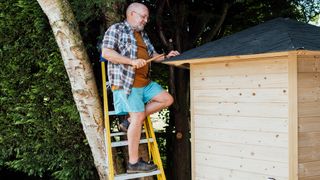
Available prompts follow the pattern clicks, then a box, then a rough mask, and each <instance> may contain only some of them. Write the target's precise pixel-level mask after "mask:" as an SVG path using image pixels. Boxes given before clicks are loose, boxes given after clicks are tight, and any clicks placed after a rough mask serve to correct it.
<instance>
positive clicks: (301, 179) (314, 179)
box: [299, 176, 320, 180]
mask: <svg viewBox="0 0 320 180" xmlns="http://www.w3.org/2000/svg"><path fill="white" fill-rule="evenodd" d="M319 179H320V176H309V177H299V180H319Z"/></svg>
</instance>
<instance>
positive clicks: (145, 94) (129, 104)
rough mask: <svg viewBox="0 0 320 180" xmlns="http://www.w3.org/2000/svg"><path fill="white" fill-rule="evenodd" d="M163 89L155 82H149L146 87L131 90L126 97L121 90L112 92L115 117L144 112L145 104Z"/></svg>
mask: <svg viewBox="0 0 320 180" xmlns="http://www.w3.org/2000/svg"><path fill="white" fill-rule="evenodd" d="M162 91H164V89H163V88H162V87H161V86H160V85H159V84H158V83H156V82H153V81H151V82H150V83H149V84H148V85H147V86H144V87H141V88H132V91H131V94H130V95H129V96H127V95H126V93H125V91H124V90H123V89H119V90H114V91H113V103H114V109H115V111H116V114H117V115H125V114H128V112H144V111H145V104H146V103H147V102H149V101H150V100H151V99H152V98H153V97H155V96H156V95H158V94H160V93H161V92H162Z"/></svg>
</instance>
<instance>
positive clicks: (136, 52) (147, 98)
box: [102, 3, 179, 173]
mask: <svg viewBox="0 0 320 180" xmlns="http://www.w3.org/2000/svg"><path fill="white" fill-rule="evenodd" d="M148 21H149V10H148V8H147V7H146V6H145V5H143V4H141V3H132V4H130V5H129V6H128V8H127V11H126V20H125V21H124V22H121V23H117V24H114V25H112V26H111V27H110V28H109V29H108V30H107V31H106V33H105V35H104V39H103V45H102V56H103V58H105V59H107V60H108V77H109V81H110V84H111V88H112V91H113V101H114V106H115V111H116V113H117V114H129V117H130V118H129V119H128V120H125V121H124V122H122V123H121V124H120V129H121V130H122V131H127V137H128V151H129V162H128V165H127V173H137V172H150V171H154V170H156V169H157V167H156V165H154V164H151V163H147V162H145V161H143V160H142V159H141V158H140V159H139V155H138V148H139V141H140V136H141V128H142V125H143V122H144V120H145V119H146V117H147V116H148V115H150V114H152V113H155V112H158V111H160V110H161V109H164V108H166V107H168V106H170V105H171V104H172V103H173V98H172V96H171V95H170V94H169V93H168V92H167V91H165V90H164V89H162V87H161V86H160V85H159V84H157V83H156V82H154V81H152V80H151V79H150V77H149V71H150V64H149V63H147V62H146V60H147V59H149V58H152V57H155V56H157V55H159V54H158V53H157V52H156V51H155V49H154V47H153V45H152V44H151V42H150V39H149V38H148V36H147V34H146V33H145V32H144V27H145V25H146V24H147V22H148ZM176 55H179V52H178V51H171V52H170V53H169V54H168V55H167V56H166V57H172V56H176ZM162 60H164V57H161V58H159V59H157V60H156V61H158V62H161V61H162Z"/></svg>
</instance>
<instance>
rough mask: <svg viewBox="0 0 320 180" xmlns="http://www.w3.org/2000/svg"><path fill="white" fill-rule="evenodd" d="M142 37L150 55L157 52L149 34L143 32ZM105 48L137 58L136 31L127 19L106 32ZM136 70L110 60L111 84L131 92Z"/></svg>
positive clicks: (109, 73) (133, 58)
mask: <svg viewBox="0 0 320 180" xmlns="http://www.w3.org/2000/svg"><path fill="white" fill-rule="evenodd" d="M141 35H142V38H143V40H144V42H145V44H146V46H147V49H148V53H149V56H152V55H153V53H155V50H154V47H153V45H152V44H151V42H150V39H149V38H148V36H147V34H146V33H145V32H141ZM102 47H103V48H109V49H113V50H115V51H117V52H118V53H119V54H121V55H122V56H126V57H128V58H130V59H132V60H135V59H137V49H138V47H137V41H136V39H135V37H134V32H133V30H132V29H131V27H130V25H129V24H128V22H127V21H124V22H121V23H117V24H114V25H112V26H110V27H109V29H108V30H107V31H106V32H105V34H104V38H103V43H102ZM134 76H135V71H134V68H133V67H132V66H130V65H128V64H115V63H112V62H110V61H108V77H109V81H110V84H111V85H115V86H118V87H120V88H123V89H124V90H125V92H126V94H130V93H131V89H132V85H133V81H134Z"/></svg>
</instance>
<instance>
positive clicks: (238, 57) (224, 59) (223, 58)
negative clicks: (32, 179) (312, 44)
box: [163, 50, 320, 68]
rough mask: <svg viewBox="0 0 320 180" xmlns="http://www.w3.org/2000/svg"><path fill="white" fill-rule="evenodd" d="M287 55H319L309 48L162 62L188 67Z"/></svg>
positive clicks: (319, 53) (318, 52)
mask: <svg viewBox="0 0 320 180" xmlns="http://www.w3.org/2000/svg"><path fill="white" fill-rule="evenodd" d="M288 55H320V51H310V50H292V51H284V52H271V53H261V54H249V55H234V56H220V57H209V58H199V59H186V60H176V61H170V60H169V61H164V62H163V63H164V64H168V65H173V66H177V67H181V68H189V66H190V64H203V63H215V62H231V61H243V60H246V61H247V60H258V59H265V58H279V57H285V56H288Z"/></svg>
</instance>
